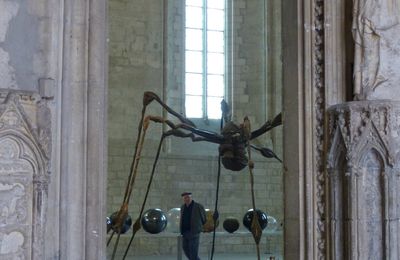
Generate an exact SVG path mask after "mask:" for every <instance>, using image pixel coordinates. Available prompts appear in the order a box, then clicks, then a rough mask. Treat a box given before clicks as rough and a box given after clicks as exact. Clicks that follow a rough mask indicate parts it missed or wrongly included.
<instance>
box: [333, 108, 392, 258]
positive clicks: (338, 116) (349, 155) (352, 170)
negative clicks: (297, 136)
mask: <svg viewBox="0 0 400 260" xmlns="http://www.w3.org/2000/svg"><path fill="white" fill-rule="evenodd" d="M399 123H400V102H395V101H363V102H361V101H358V102H350V103H344V104H341V105H337V106H334V107H332V108H331V109H330V110H329V131H330V132H329V146H328V152H329V153H328V165H327V168H328V176H329V180H330V187H329V189H330V194H329V195H330V200H329V202H330V204H329V205H330V212H331V214H330V217H329V222H330V226H329V227H330V235H331V240H330V241H331V245H330V246H331V247H332V250H331V257H332V259H399V252H398V246H397V245H398V243H399V240H398V239H399V235H398V234H399V227H398V219H399V218H400V214H399V211H398V205H399V201H400V196H399V193H398V191H397V190H398V187H399V184H400V174H399V172H400V165H399V163H400V157H399V156H400V133H399V131H398V126H399Z"/></svg>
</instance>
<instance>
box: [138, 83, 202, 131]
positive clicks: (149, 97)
mask: <svg viewBox="0 0 400 260" xmlns="http://www.w3.org/2000/svg"><path fill="white" fill-rule="evenodd" d="M153 100H155V101H157V103H159V104H160V105H161V106H162V107H163V108H164V109H165V110H166V111H167V112H168V113H170V114H171V115H173V116H175V117H176V118H178V119H179V121H181V122H182V123H184V124H186V125H189V126H192V127H194V128H195V127H196V125H195V124H194V123H193V122H192V121H190V120H189V119H187V118H186V117H184V116H182V115H181V114H179V113H178V112H176V111H174V110H173V109H172V108H170V107H169V106H168V105H167V104H165V103H164V102H163V101H162V100H161V98H160V97H159V96H158V95H157V94H156V93H154V92H151V91H146V92H144V96H143V106H147V105H148V104H150V103H151V102H152V101H153Z"/></svg>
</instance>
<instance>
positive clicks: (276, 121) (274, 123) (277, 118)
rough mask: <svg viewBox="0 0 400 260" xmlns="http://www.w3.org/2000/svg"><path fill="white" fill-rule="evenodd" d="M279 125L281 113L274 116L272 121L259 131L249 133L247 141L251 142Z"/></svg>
mask: <svg viewBox="0 0 400 260" xmlns="http://www.w3.org/2000/svg"><path fill="white" fill-rule="evenodd" d="M281 124H282V113H279V114H278V115H277V116H275V118H274V119H273V120H272V121H271V120H268V121H267V122H265V124H263V125H262V126H261V127H260V128H259V129H257V130H254V131H253V132H251V135H250V139H249V140H253V139H254V138H257V137H259V136H260V135H262V134H265V133H266V132H268V131H269V130H271V129H272V128H274V127H277V126H280V125H281Z"/></svg>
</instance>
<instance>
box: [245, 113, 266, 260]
mask: <svg viewBox="0 0 400 260" xmlns="http://www.w3.org/2000/svg"><path fill="white" fill-rule="evenodd" d="M243 130H244V136H245V138H246V139H247V144H249V142H250V137H251V127H250V120H249V119H248V117H247V116H246V117H245V118H244V123H243ZM247 153H248V156H249V172H250V185H251V201H252V205H253V219H252V221H251V233H252V234H253V238H254V241H255V242H256V249H257V259H258V260H260V246H259V244H260V239H261V235H262V229H261V226H260V222H259V221H258V213H257V211H256V200H255V196H254V174H253V168H254V162H253V161H252V159H251V149H250V145H247Z"/></svg>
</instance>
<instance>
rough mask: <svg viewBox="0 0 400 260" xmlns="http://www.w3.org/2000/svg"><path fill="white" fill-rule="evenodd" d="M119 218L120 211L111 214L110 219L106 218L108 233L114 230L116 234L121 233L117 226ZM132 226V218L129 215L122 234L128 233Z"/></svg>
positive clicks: (123, 225) (122, 228)
mask: <svg viewBox="0 0 400 260" xmlns="http://www.w3.org/2000/svg"><path fill="white" fill-rule="evenodd" d="M117 216H118V211H116V212H114V213H113V214H111V216H110V217H108V218H106V223H107V232H109V231H110V230H111V229H112V230H113V231H114V232H116V233H119V230H118V227H117V226H116V225H115V224H116V218H117ZM131 226H132V218H131V216H129V215H127V216H126V218H125V220H124V223H123V224H122V227H121V234H124V233H126V232H127V231H128V230H129V228H130V227H131Z"/></svg>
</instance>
